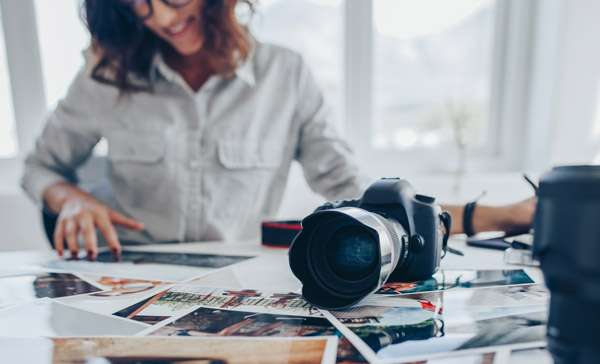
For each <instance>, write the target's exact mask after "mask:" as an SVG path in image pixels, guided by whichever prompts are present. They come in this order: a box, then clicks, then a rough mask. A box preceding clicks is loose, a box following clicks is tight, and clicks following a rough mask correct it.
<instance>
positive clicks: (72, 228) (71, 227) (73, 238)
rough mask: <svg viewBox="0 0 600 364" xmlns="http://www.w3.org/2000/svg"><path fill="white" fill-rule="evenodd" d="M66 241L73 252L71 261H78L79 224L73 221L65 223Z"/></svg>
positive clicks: (69, 220)
mask: <svg viewBox="0 0 600 364" xmlns="http://www.w3.org/2000/svg"><path fill="white" fill-rule="evenodd" d="M65 240H66V241H67V247H68V248H69V251H70V252H71V259H77V257H78V255H79V244H78V242H77V224H76V222H75V221H74V220H72V219H68V220H67V221H66V222H65Z"/></svg>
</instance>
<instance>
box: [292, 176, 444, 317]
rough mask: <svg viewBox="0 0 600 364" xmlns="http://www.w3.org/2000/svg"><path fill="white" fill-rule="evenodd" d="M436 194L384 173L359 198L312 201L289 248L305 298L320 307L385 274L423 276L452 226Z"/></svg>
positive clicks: (365, 290)
mask: <svg viewBox="0 0 600 364" xmlns="http://www.w3.org/2000/svg"><path fill="white" fill-rule="evenodd" d="M434 202H435V198H434V197H431V196H426V195H421V194H417V193H415V190H414V189H413V187H412V186H411V185H410V184H409V183H408V182H407V181H406V180H403V179H400V178H383V179H381V180H378V181H376V182H375V183H373V184H372V185H371V186H370V187H369V188H368V189H367V190H366V191H365V193H364V195H363V197H362V198H361V199H356V200H344V201H335V202H328V203H326V204H324V205H323V206H321V207H319V208H317V210H316V211H315V212H314V213H313V214H311V215H309V216H307V217H306V218H305V219H304V220H303V221H302V230H301V231H300V232H299V233H298V235H297V236H296V238H295V239H294V241H293V242H292V245H291V247H290V251H289V259H290V267H291V269H292V272H293V273H294V275H295V276H296V277H297V278H298V279H299V280H300V281H301V282H302V284H303V287H302V295H303V296H304V298H305V299H306V300H307V301H308V302H310V303H311V304H313V305H314V306H316V307H319V308H324V309H342V308H346V307H348V306H351V305H353V304H355V303H357V302H358V301H360V300H361V299H363V298H364V297H365V296H367V295H368V294H369V293H372V292H374V291H376V290H378V289H379V288H380V287H381V286H383V284H384V283H385V282H386V281H387V280H391V281H399V282H412V281H417V280H422V279H426V278H429V277H430V276H431V275H432V274H433V273H435V272H436V271H437V270H438V268H439V265H440V259H441V258H442V257H443V254H445V252H446V245H447V242H448V236H449V234H450V214H449V213H448V212H442V210H441V208H440V206H438V205H435V204H434ZM444 228H445V233H444V231H443V230H444Z"/></svg>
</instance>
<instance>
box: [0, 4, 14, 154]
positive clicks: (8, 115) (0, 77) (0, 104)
mask: <svg viewBox="0 0 600 364" xmlns="http://www.w3.org/2000/svg"><path fill="white" fill-rule="evenodd" d="M1 11H2V9H0V158H9V157H14V156H15V155H16V154H17V152H18V145H17V133H16V129H15V117H14V113H13V104H12V95H11V88H10V79H9V74H8V64H7V60H6V48H5V45H4V32H3V30H2V29H3V28H2V13H1Z"/></svg>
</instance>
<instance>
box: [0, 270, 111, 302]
mask: <svg viewBox="0 0 600 364" xmlns="http://www.w3.org/2000/svg"><path fill="white" fill-rule="evenodd" d="M99 291H101V289H100V288H98V287H95V286H93V285H91V284H90V283H88V282H86V281H85V280H83V279H81V278H80V277H78V276H76V275H74V274H70V273H36V274H26V275H20V276H10V277H0V307H4V306H8V305H12V304H16V303H23V302H30V301H33V300H35V299H38V298H43V297H48V298H58V297H65V296H74V295H79V294H85V293H92V292H99Z"/></svg>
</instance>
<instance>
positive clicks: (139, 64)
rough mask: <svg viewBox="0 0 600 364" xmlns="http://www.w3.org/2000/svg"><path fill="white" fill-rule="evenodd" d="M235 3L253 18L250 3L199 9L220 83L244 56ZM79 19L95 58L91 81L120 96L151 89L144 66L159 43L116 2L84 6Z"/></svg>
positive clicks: (90, 1) (246, 36) (88, 0)
mask: <svg viewBox="0 0 600 364" xmlns="http://www.w3.org/2000/svg"><path fill="white" fill-rule="evenodd" d="M238 3H245V4H246V5H247V6H248V7H249V10H250V13H253V11H254V0H206V1H205V2H204V8H203V9H202V14H203V19H202V21H203V25H204V34H205V39H206V43H205V45H204V46H205V47H206V49H207V50H209V51H210V52H211V55H212V56H213V58H214V59H215V61H216V62H215V64H218V65H219V69H217V70H216V71H217V73H218V74H220V75H223V76H226V77H229V76H231V75H232V74H233V72H234V71H235V69H236V68H237V67H238V66H239V65H240V64H241V63H242V62H243V61H244V60H245V59H246V58H247V56H248V53H249V52H250V41H251V37H250V33H249V31H248V28H247V27H246V26H245V25H243V24H240V23H239V22H238V20H237V17H236V14H235V9H236V6H237V5H238ZM82 18H83V20H84V22H85V24H86V26H87V28H88V29H89V31H90V35H91V38H92V50H93V53H94V54H95V55H96V56H97V60H96V63H95V65H94V67H93V68H92V71H91V76H92V78H93V79H95V80H97V81H99V82H102V83H107V84H111V85H114V86H116V87H118V88H119V90H120V91H121V92H129V91H138V90H148V89H151V88H152V84H151V79H150V72H149V71H150V65H151V63H152V58H153V56H154V54H155V53H156V51H157V50H158V48H159V46H160V44H161V42H163V41H162V40H161V39H160V38H159V37H158V36H156V35H155V34H154V33H152V32H151V31H150V30H149V29H147V28H146V27H145V26H144V25H143V24H142V23H141V22H140V21H139V20H138V19H137V18H136V16H135V15H134V14H133V12H132V11H131V9H130V8H129V7H127V6H125V5H124V4H123V3H122V2H121V1H119V0H84V2H83V6H82ZM131 74H133V75H136V76H138V77H140V78H141V79H143V80H145V81H147V84H146V86H140V85H138V84H137V83H136V84H134V83H132V80H131V78H130V75H131Z"/></svg>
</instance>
